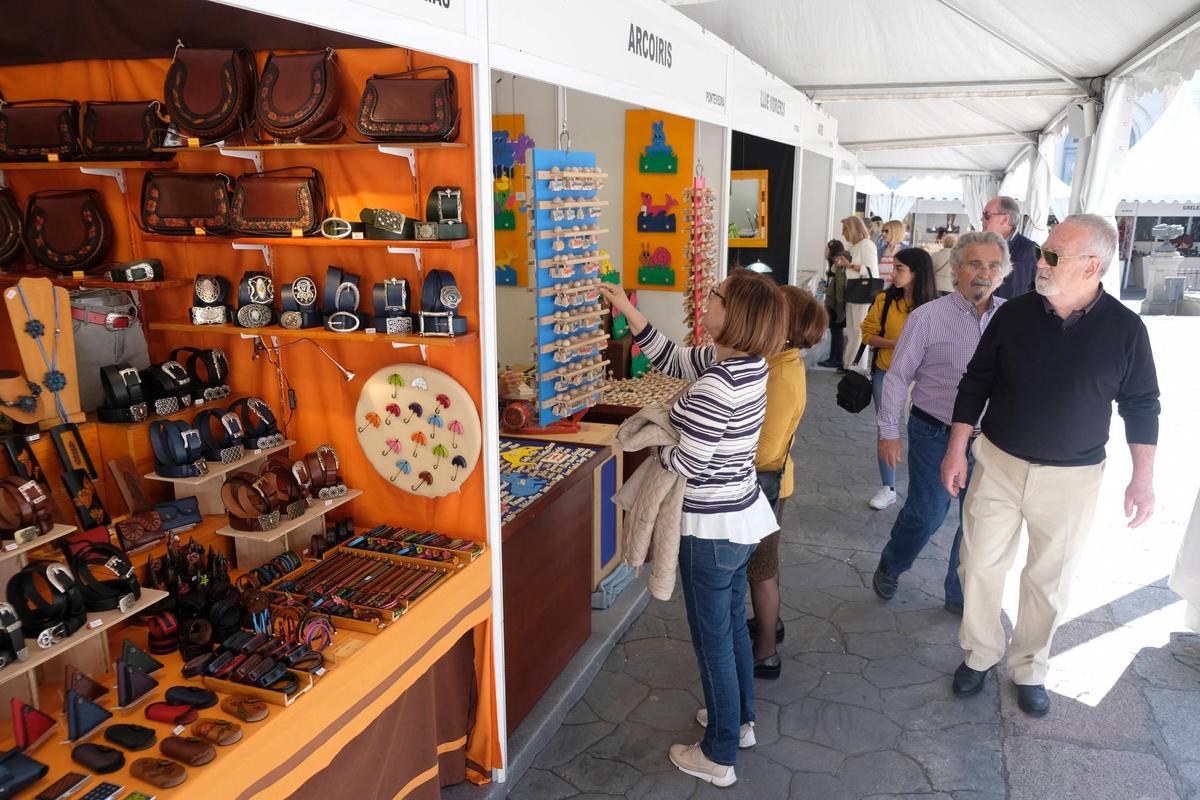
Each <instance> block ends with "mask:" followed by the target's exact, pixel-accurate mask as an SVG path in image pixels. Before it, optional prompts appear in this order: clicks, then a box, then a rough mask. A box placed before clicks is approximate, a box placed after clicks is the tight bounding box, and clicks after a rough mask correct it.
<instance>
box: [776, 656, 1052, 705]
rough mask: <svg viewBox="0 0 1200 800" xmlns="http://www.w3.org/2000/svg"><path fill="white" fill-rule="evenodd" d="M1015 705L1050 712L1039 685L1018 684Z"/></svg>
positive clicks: (1044, 694) (1043, 692)
mask: <svg viewBox="0 0 1200 800" xmlns="http://www.w3.org/2000/svg"><path fill="white" fill-rule="evenodd" d="M756 666H757V665H756ZM1017 705H1018V706H1020V707H1021V710H1022V711H1024V712H1025V713H1026V714H1028V715H1029V716H1031V717H1044V716H1046V712H1047V711H1049V710H1050V695H1048V694H1046V687H1045V686H1042V685H1041V684H1038V685H1037V686H1028V685H1024V684H1020V683H1018V684H1017Z"/></svg>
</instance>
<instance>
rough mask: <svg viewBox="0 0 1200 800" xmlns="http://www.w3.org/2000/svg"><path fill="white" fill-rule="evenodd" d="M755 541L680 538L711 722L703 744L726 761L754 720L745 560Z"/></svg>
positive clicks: (707, 751) (691, 620)
mask: <svg viewBox="0 0 1200 800" xmlns="http://www.w3.org/2000/svg"><path fill="white" fill-rule="evenodd" d="M755 547H756V545H752V544H734V543H733V542H730V541H728V540H727V539H699V538H697V537H695V536H682V537H680V539H679V574H680V576H681V577H682V579H683V600H684V603H685V604H686V605H687V618H688V627H689V628H690V629H691V632H692V647H693V648H694V649H695V651H696V661H697V662H698V663H699V666H700V683H701V684H702V685H703V687H704V704H705V707H706V708H708V728H707V729H705V731H704V739H703V740H702V741H701V743H700V749H701V750H703V751H704V755H706V756H708V757H709V758H710V759H711V760H713V761H715V762H716V763H718V764H722V765H725V766H732V765H733V764H734V762H735V761H736V759H737V749H738V739H739V738H740V737H741V728H742V726H743V725H745V724H746V723H748V722H753V721H754V652H753V651H752V650H751V649H750V630H749V629H748V628H747V627H746V565H747V564H748V563H749V562H750V555H751V554H752V553H753V552H754V548H755Z"/></svg>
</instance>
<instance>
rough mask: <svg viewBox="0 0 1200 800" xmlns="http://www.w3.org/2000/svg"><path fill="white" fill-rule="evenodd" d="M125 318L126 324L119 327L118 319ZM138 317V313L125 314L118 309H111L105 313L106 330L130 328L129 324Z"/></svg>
mask: <svg viewBox="0 0 1200 800" xmlns="http://www.w3.org/2000/svg"><path fill="white" fill-rule="evenodd" d="M121 319H123V320H125V325H124V326H123V327H120V328H118V327H117V326H116V322H117V320H121ZM136 319H137V314H124V313H121V312H118V311H110V312H109V313H107V314H105V315H104V330H106V331H124V330H129V326H130V325H132V324H133V323H134V321H135V320H136Z"/></svg>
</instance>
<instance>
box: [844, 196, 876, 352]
mask: <svg viewBox="0 0 1200 800" xmlns="http://www.w3.org/2000/svg"><path fill="white" fill-rule="evenodd" d="M842 239H844V240H845V242H846V244H847V248H846V256H844V257H843V258H844V259H845V260H846V279H847V280H852V279H855V278H866V277H871V278H878V277H879V249H878V248H877V247H876V246H875V243H874V242H872V241H871V234H870V232H869V231H868V230H867V224H866V223H865V222H863V220H862V217H846V218H845V219H844V220H842ZM870 308H871V304H870V303H846V351H845V353H844V354H843V357H842V364H843V365H844V366H845V368H846V369H850V368H851V367H853V366H855V363H854V355H855V353H857V352H858V348H859V345H861V344H862V331H861V330H860V329H861V328H862V322H863V320H864V319H866V318H867V311H869V310H870ZM864 355H865V354H864ZM861 363H862V359H860V360H859V365H861Z"/></svg>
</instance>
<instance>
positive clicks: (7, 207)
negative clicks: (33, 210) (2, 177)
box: [0, 186, 21, 266]
mask: <svg viewBox="0 0 1200 800" xmlns="http://www.w3.org/2000/svg"><path fill="white" fill-rule="evenodd" d="M20 254H21V207H20V206H18V205H17V198H16V195H14V194H13V193H12V189H7V188H5V187H3V186H0V266H4V265H5V264H8V263H9V262H11V261H13V260H15V259H16V257H17V256H19V255H20Z"/></svg>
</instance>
